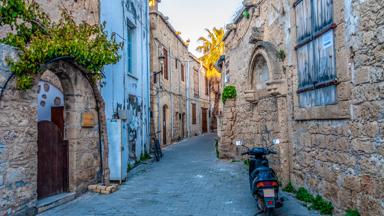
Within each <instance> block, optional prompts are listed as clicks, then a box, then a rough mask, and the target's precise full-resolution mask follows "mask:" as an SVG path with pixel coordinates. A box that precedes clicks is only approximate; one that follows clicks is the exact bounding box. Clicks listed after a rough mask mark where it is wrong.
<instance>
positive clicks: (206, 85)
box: [204, 76, 209, 95]
mask: <svg viewBox="0 0 384 216" xmlns="http://www.w3.org/2000/svg"><path fill="white" fill-rule="evenodd" d="M204 78H205V95H208V94H209V80H208V78H207V77H206V76H205V77H204Z"/></svg>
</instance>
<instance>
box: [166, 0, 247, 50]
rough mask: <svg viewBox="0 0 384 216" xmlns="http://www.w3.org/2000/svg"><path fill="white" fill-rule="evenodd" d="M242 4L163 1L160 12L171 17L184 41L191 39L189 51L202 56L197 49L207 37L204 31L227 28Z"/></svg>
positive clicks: (234, 0)
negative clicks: (198, 41)
mask: <svg viewBox="0 0 384 216" xmlns="http://www.w3.org/2000/svg"><path fill="white" fill-rule="evenodd" d="M241 3H242V0H161V2H160V4H159V10H160V11H161V12H162V13H163V14H164V15H165V16H168V17H169V21H170V22H171V24H172V26H173V27H174V28H175V30H176V31H180V32H181V37H182V38H183V39H184V40H187V39H191V44H190V45H189V51H191V52H192V53H193V54H195V55H196V56H201V54H200V53H199V52H197V51H196V47H197V46H198V43H197V39H198V38H199V37H200V36H204V37H207V33H206V32H205V30H204V29H205V28H208V29H212V28H213V27H217V28H220V27H225V25H226V24H228V23H230V22H231V20H232V18H233V16H234V14H235V12H236V11H237V10H238V9H239V8H240V7H241Z"/></svg>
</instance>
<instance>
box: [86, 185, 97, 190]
mask: <svg viewBox="0 0 384 216" xmlns="http://www.w3.org/2000/svg"><path fill="white" fill-rule="evenodd" d="M96 189H97V185H89V186H88V190H90V191H95V190H96Z"/></svg>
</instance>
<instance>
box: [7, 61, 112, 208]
mask: <svg viewBox="0 0 384 216" xmlns="http://www.w3.org/2000/svg"><path fill="white" fill-rule="evenodd" d="M45 70H49V71H51V72H52V73H53V74H54V75H55V76H57V78H58V80H59V81H60V84H61V86H62V89H63V93H64V101H63V103H62V105H63V106H64V111H63V116H64V117H63V118H64V122H65V124H64V129H63V134H62V135H63V140H64V141H65V142H67V145H68V162H67V164H68V175H67V177H68V179H67V181H68V183H67V184H68V186H67V188H64V189H66V191H69V192H73V193H81V192H84V191H86V190H87V186H88V185H90V184H94V183H96V182H98V181H100V180H101V179H102V175H103V172H102V171H103V170H104V171H108V168H107V167H108V164H107V163H101V154H100V152H101V145H100V140H101V137H100V136H99V135H100V130H101V131H105V128H102V127H104V126H103V124H99V114H100V113H99V112H98V110H99V105H100V104H98V102H97V101H96V98H97V97H96V96H95V92H94V91H95V89H96V90H97V88H95V87H94V86H92V84H91V82H90V81H89V80H88V78H87V77H86V75H85V73H86V72H85V71H84V70H83V69H82V68H81V67H79V66H77V65H76V64H75V63H73V62H71V61H56V62H52V63H50V64H48V65H46V68H45ZM45 70H44V71H45ZM39 80H40V77H37V79H36V80H35V81H34V85H33V87H32V89H30V90H27V91H21V90H19V89H17V87H16V81H15V78H14V77H13V76H10V77H8V78H7V81H6V85H4V88H3V90H2V91H1V92H2V96H1V98H0V178H2V179H1V180H2V181H1V182H0V183H2V184H3V185H5V186H6V187H0V194H2V195H4V196H1V197H0V199H1V202H2V204H3V206H4V208H1V209H0V213H2V212H3V211H5V210H6V211H7V212H14V213H16V212H26V211H27V212H33V213H35V212H34V211H35V210H34V209H35V207H36V200H37V199H38V193H37V191H38V164H39V161H38V160H39V159H38V152H39V149H38V144H37V143H38V94H37V92H38V88H39ZM56 102H57V101H56ZM99 103H100V102H99ZM101 116H102V115H101ZM100 125H102V127H100ZM104 135H105V136H106V134H104ZM103 139H104V138H103ZM104 140H105V139H104ZM106 144H107V143H106ZM103 153H104V154H103V156H104V157H103V160H104V158H105V155H107V154H108V152H107V151H106V152H105V151H103ZM106 160H107V158H106ZM104 175H109V174H108V172H104ZM104 179H105V178H104ZM0 186H2V185H0ZM16 191H23V193H21V194H20V193H16ZM6 197H7V198H6Z"/></svg>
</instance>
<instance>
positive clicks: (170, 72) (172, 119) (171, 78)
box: [168, 47, 174, 142]
mask: <svg viewBox="0 0 384 216" xmlns="http://www.w3.org/2000/svg"><path fill="white" fill-rule="evenodd" d="M169 55H170V56H172V50H171V47H169ZM168 59H169V60H170V61H169V62H170V63H169V64H168V68H169V75H170V76H169V82H170V89H169V90H170V93H169V95H170V96H171V104H170V105H171V111H170V116H171V142H172V139H173V136H174V131H173V130H174V128H173V121H174V106H173V94H172V92H173V88H172V83H173V76H172V68H173V67H172V62H171V59H172V58H168Z"/></svg>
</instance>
